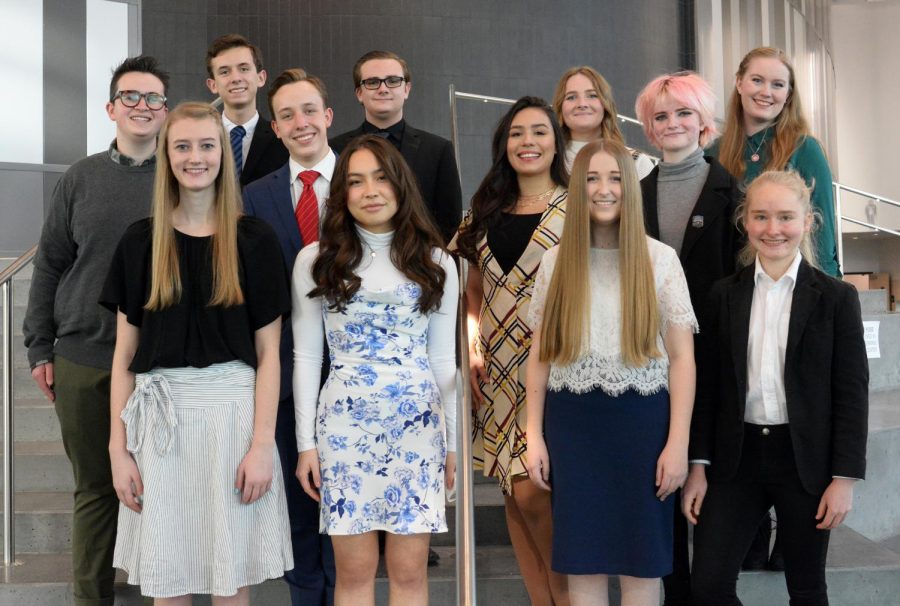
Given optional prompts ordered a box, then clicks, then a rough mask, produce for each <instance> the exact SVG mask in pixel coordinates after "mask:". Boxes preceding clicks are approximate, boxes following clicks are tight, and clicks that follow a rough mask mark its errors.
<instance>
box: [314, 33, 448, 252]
mask: <svg viewBox="0 0 900 606" xmlns="http://www.w3.org/2000/svg"><path fill="white" fill-rule="evenodd" d="M353 86H354V87H355V88H356V99H357V100H358V101H359V102H360V104H361V105H362V106H363V108H364V109H365V112H366V119H365V121H364V122H363V123H362V124H361V125H360V126H359V127H358V128H355V129H353V130H351V131H348V132H346V133H343V134H341V135H338V136H337V137H335V138H334V139H332V140H331V147H332V148H333V149H334V150H335V151H336V152H337V153H341V150H342V149H344V147H345V146H346V145H347V144H348V143H349V142H350V141H351V140H352V139H354V138H356V137H358V136H360V135H363V134H375V135H378V136H381V137H384V138H385V139H387V140H388V141H390V142H391V143H393V144H394V146H395V147H396V148H397V149H398V150H400V153H401V154H402V155H403V158H404V159H405V160H406V162H407V164H409V167H410V168H411V169H412V171H413V174H415V175H416V180H417V181H418V182H419V189H420V190H421V192H422V198H423V199H424V200H425V205H426V206H427V207H428V210H429V211H430V212H431V218H432V219H434V221H435V224H436V225H437V226H438V227H439V228H440V231H441V234H443V236H444V239H445V241H447V242H449V241H450V239H451V238H452V237H453V234H455V233H456V229H457V227H459V222H460V219H461V218H462V191H461V190H460V185H459V171H458V170H457V168H456V159H455V157H454V154H453V146H452V145H451V144H450V142H449V141H447V140H446V139H444V138H441V137H438V136H437V135H433V134H431V133H428V132H425V131H424V130H419V129H417V128H413V127H412V126H410V125H409V124H407V123H406V121H405V120H404V119H403V104H404V103H405V102H406V99H407V97H409V92H410V90H411V88H412V78H411V76H410V73H409V68H408V67H407V65H406V61H404V60H403V59H401V58H400V57H399V56H398V55H396V54H394V53H392V52H390V51H378V50H376V51H370V52H368V53H366V54H365V55H363V56H362V57H360V58H359V59H358V60H357V61H356V65H354V66H353Z"/></svg>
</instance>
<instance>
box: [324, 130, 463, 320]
mask: <svg viewBox="0 0 900 606" xmlns="http://www.w3.org/2000/svg"><path fill="white" fill-rule="evenodd" d="M363 149H367V150H369V151H370V152H372V153H373V154H374V155H375V159H376V160H377V161H378V165H379V166H380V167H381V169H382V170H383V171H384V174H385V177H386V178H387V180H388V183H390V184H391V187H392V188H393V190H394V195H395V196H396V198H397V213H396V214H395V215H394V217H393V219H392V220H391V223H392V224H393V227H394V237H393V239H392V240H391V262H392V263H393V264H394V267H396V268H397V269H398V270H400V271H401V272H402V273H403V275H405V276H406V277H407V278H409V279H410V280H412V281H413V282H415V283H416V284H418V285H419V287H420V289H421V294H420V295H419V301H418V304H417V308H418V310H419V311H420V312H421V313H428V312H430V311H434V310H436V309H437V308H438V307H439V305H440V302H441V297H442V296H443V294H444V282H445V281H446V278H447V276H446V275H445V272H444V268H443V267H442V266H441V265H440V263H439V262H438V261H436V260H435V258H434V256H433V251H434V249H439V250H441V251H443V250H444V240H443V238H442V237H441V235H440V233H439V232H438V230H437V228H436V227H435V226H434V222H433V221H432V220H431V218H430V217H429V215H428V211H427V210H426V208H425V203H424V202H423V201H422V194H421V193H420V192H419V187H418V185H417V184H416V178H415V176H414V175H413V174H412V171H411V170H410V168H409V166H408V165H407V164H406V160H404V159H403V156H401V155H400V152H399V151H397V148H395V147H394V146H393V145H392V144H391V143H389V142H387V141H386V140H385V139H382V138H381V137H377V136H375V135H364V136H362V137H357V138H356V139H353V140H352V141H351V142H350V144H349V145H347V147H345V148H344V150H343V151H342V152H341V155H340V157H339V158H338V162H337V166H335V169H334V176H333V177H332V180H331V193H330V195H329V197H328V202H327V203H326V207H325V218H324V221H323V222H322V231H321V234H320V239H319V255H318V256H317V257H316V260H315V262H314V263H313V267H312V277H313V281H314V282H315V283H316V287H315V288H313V289H312V290H311V291H309V293H308V295H307V296H309V297H324V298H325V300H326V301H327V302H328V305H329V307H330V308H331V309H333V310H337V311H343V310H344V309H345V308H346V306H347V303H349V302H350V299H351V298H352V297H353V295H354V294H356V292H357V291H358V290H359V287H360V284H361V282H362V281H361V279H360V277H359V276H358V275H356V273H355V270H356V268H357V267H358V266H359V263H360V261H361V260H362V257H363V249H362V242H360V239H359V235H358V234H357V232H356V221H355V220H354V219H353V215H351V214H350V210H349V209H348V208H347V197H348V183H347V173H348V172H349V167H350V159H351V158H352V157H353V154H355V153H356V152H358V151H360V150H363Z"/></svg>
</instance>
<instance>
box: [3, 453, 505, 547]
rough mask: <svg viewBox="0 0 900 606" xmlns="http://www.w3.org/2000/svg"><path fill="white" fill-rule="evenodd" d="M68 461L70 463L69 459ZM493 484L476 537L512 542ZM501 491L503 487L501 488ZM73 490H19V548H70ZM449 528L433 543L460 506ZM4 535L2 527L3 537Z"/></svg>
mask: <svg viewBox="0 0 900 606" xmlns="http://www.w3.org/2000/svg"><path fill="white" fill-rule="evenodd" d="M67 464H68V463H67ZM485 488H488V489H491V488H493V487H491V486H479V487H476V489H475V504H476V509H475V541H476V544H477V545H479V547H481V546H488V545H509V544H510V543H509V533H508V532H507V530H506V519H505V516H504V513H503V501H502V498H500V499H497V498H496V496H494V495H493V494H492V492H491V491H488V490H484V489H485ZM497 492H498V493H499V490H497ZM72 508H73V500H72V493H71V492H48V491H36V492H17V493H16V552H18V553H29V554H31V553H53V552H60V551H69V550H70V549H71V536H72ZM447 521H448V525H449V531H448V532H445V533H441V534H436V535H434V537H433V539H432V544H433V545H435V546H441V547H447V546H452V545H455V543H456V530H455V528H456V510H455V509H454V508H453V507H448V508H447ZM2 536H3V532H2V528H0V537H2Z"/></svg>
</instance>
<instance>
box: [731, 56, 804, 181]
mask: <svg viewBox="0 0 900 606" xmlns="http://www.w3.org/2000/svg"><path fill="white" fill-rule="evenodd" d="M757 58H763V59H778V60H779V61H781V63H782V65H784V66H785V67H786V68H787V70H788V96H787V100H786V101H785V102H784V107H783V108H782V109H781V113H780V114H778V117H777V118H775V123H774V126H775V135H774V138H773V139H770V140H771V141H772V143H771V144H770V145H769V154H768V156H769V157H768V160H766V166H765V170H784V169H785V167H787V165H788V161H790V159H791V156H792V155H793V154H794V151H795V150H796V149H797V147H798V146H799V145H800V143H801V142H802V140H803V138H804V137H808V136H809V135H810V132H809V124H807V122H806V118H805V117H804V116H803V108H802V107H801V104H800V95H799V94H798V93H797V89H796V88H795V86H796V79H795V78H794V66H793V65H792V64H791V62H790V60H789V59H788V57H787V55H786V54H785V52H784V51H783V50H781V49H780V48H773V47H771V46H761V47H759V48H754V49H753V50H752V51H750V52H749V53H747V54H746V55H744V58H743V59H742V60H741V64H740V65H739V66H738V70H737V73H736V74H735V87H734V88H733V89H732V91H731V98H730V99H729V101H728V111H727V113H726V116H725V128H724V130H723V131H722V140H721V142H720V143H719V162H721V163H722V166H724V167H725V168H726V169H727V170H728V172H730V173H731V174H732V175H734V176H735V177H737V179H738V180H739V181H742V180H743V179H744V173H745V172H746V169H747V167H746V165H745V164H744V149H745V147H746V145H747V133H746V131H745V130H744V106H743V104H742V103H741V95H740V93H738V91H737V80H740V79H742V78H743V77H744V76H746V75H747V70H748V69H750V62H751V61H753V60H754V59H757Z"/></svg>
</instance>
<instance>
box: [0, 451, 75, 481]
mask: <svg viewBox="0 0 900 606" xmlns="http://www.w3.org/2000/svg"><path fill="white" fill-rule="evenodd" d="M15 451H16V460H15V481H16V483H15V486H16V491H17V492H71V491H72V490H74V488H75V481H74V478H73V476H72V466H71V464H70V463H69V459H68V458H67V457H66V452H65V449H64V448H63V445H62V441H61V440H47V441H33V442H19V441H16V444H15ZM2 461H3V457H2V455H0V463H2Z"/></svg>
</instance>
